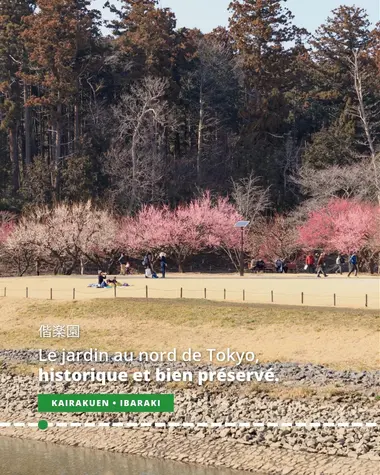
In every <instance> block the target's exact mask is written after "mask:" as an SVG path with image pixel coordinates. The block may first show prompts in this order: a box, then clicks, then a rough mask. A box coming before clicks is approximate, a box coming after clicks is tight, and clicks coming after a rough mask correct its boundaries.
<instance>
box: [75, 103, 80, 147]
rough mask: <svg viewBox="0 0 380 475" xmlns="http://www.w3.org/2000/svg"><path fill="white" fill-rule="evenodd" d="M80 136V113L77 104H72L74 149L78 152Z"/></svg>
mask: <svg viewBox="0 0 380 475" xmlns="http://www.w3.org/2000/svg"><path fill="white" fill-rule="evenodd" d="M79 137H80V113H79V105H78V104H75V105H74V151H75V152H78V149H79Z"/></svg>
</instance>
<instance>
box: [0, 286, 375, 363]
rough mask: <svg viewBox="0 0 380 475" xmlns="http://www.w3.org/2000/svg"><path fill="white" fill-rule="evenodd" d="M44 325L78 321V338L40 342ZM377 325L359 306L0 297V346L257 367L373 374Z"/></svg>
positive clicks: (370, 314)
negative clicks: (252, 356)
mask: <svg viewBox="0 0 380 475" xmlns="http://www.w3.org/2000/svg"><path fill="white" fill-rule="evenodd" d="M58 280H59V279H57V281H58ZM57 281H56V282H57ZM127 290H128V289H127ZM42 324H50V325H54V324H62V325H67V324H78V325H80V328H81V337H80V339H73V338H72V339H51V338H48V339H44V338H40V336H39V328H40V326H41V325H42ZM379 327H380V318H379V312H378V311H374V310H363V309H359V310H355V309H338V308H336V309H333V308H322V307H320V308H315V307H314V308H313V307H306V306H304V307H303V308H302V307H299V306H298V307H297V306H277V305H263V304H247V303H244V304H243V303H229V302H211V301H207V300H187V299H182V300H181V299H177V300H174V299H149V300H146V299H127V298H118V299H113V300H108V299H107V300H106V299H93V300H83V301H54V300H53V301H49V300H46V301H44V300H33V299H25V298H12V297H6V298H0V348H2V349H13V348H14V349H20V348H54V349H62V348H65V349H82V350H86V349H88V348H91V347H92V348H97V349H99V350H108V351H148V350H150V351H168V350H170V349H172V348H174V347H175V348H177V349H178V350H185V349H188V348H189V347H192V348H193V349H194V350H201V351H202V350H205V349H206V348H217V349H220V350H222V349H223V350H224V349H226V348H228V347H229V348H231V349H233V350H238V351H254V352H255V353H256V355H257V357H258V358H259V360H260V361H262V362H265V361H276V360H278V361H283V362H285V361H287V362H298V363H315V364H323V365H328V366H330V367H332V368H337V369H359V370H362V369H372V370H373V369H378V368H379V363H380V339H379Z"/></svg>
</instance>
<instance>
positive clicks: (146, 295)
mask: <svg viewBox="0 0 380 475" xmlns="http://www.w3.org/2000/svg"><path fill="white" fill-rule="evenodd" d="M145 297H146V298H148V297H149V295H148V286H147V285H146V286H145Z"/></svg>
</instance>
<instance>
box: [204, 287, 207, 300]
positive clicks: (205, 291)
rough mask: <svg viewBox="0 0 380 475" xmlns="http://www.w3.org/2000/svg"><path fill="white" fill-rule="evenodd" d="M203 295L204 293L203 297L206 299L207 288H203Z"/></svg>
mask: <svg viewBox="0 0 380 475" xmlns="http://www.w3.org/2000/svg"><path fill="white" fill-rule="evenodd" d="M204 295H205V299H207V289H206V287H205V288H204Z"/></svg>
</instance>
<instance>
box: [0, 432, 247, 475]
mask: <svg viewBox="0 0 380 475" xmlns="http://www.w3.org/2000/svg"><path fill="white" fill-rule="evenodd" d="M0 466H1V475H247V472H237V471H231V470H223V469H220V468H218V469H211V468H203V467H195V466H191V465H185V464H178V463H173V462H166V461H159V460H148V459H144V458H141V457H130V456H124V455H120V454H110V453H107V452H102V451H100V450H90V449H83V448H75V447H61V446H58V445H54V444H46V443H44V442H38V441H30V440H19V439H10V438H6V437H0Z"/></svg>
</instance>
